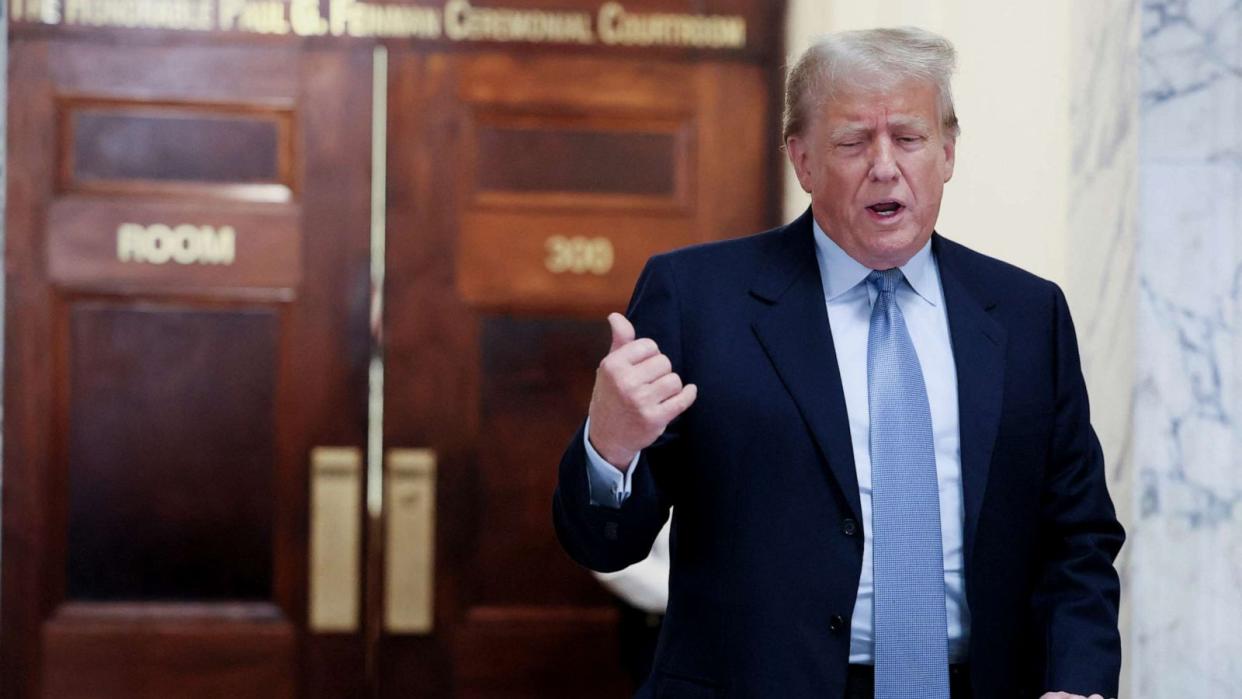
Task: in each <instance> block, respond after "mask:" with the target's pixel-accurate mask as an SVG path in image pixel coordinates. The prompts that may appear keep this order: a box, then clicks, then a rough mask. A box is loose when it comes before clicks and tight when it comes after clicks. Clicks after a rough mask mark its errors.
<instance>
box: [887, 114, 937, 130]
mask: <svg viewBox="0 0 1242 699" xmlns="http://www.w3.org/2000/svg"><path fill="white" fill-rule="evenodd" d="M888 125H889V126H890V127H893V128H898V129H902V128H908V129H914V130H915V131H931V124H929V123H927V120H926V119H924V118H922V117H916V116H892V117H889V119H888Z"/></svg>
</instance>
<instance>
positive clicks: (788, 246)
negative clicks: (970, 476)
mask: <svg viewBox="0 0 1242 699" xmlns="http://www.w3.org/2000/svg"><path fill="white" fill-rule="evenodd" d="M813 235H814V233H813V230H812V228H811V216H810V212H809V211H808V212H807V213H806V214H804V215H803V216H802V217H801V218H799V219H798V220H796V221H794V222H793V223H791V224H789V226H788V227H787V228H786V230H785V233H784V235H783V236H781V237H782V240H781V241H780V243H781V244H780V245H779V246H778V247H777V248H776V249H774V250H773V251H772V252H771V253H770V255H769V258H768V260H767V265H766V266H765V268H764V271H763V272H762V273H761V274H760V275H759V277H758V278H757V279H756V280H755V282H754V284H753V285H752V287H751V293H752V294H753V295H754V296H756V297H757V298H759V299H760V300H762V301H764V302H765V303H766V304H767V306H766V307H765V308H764V309H762V310H761V311H760V313H759V315H758V317H757V318H756V320H755V321H754V322H753V323H752V324H751V328H752V330H753V331H754V333H755V336H756V337H757V338H758V339H759V343H760V344H761V345H762V346H763V349H764V351H765V352H766V353H767V355H768V359H769V360H770V361H771V362H772V365H773V366H774V367H775V368H776V371H777V373H778V374H779V375H780V377H781V381H782V382H783V383H784V385H785V388H786V389H787V390H788V391H789V393H790V395H791V396H792V397H793V400H794V402H795V403H796V404H797V406H798V409H799V411H800V412H801V414H802V418H803V420H805V421H806V425H807V428H808V430H809V431H810V433H811V436H812V437H813V439H814V440H815V443H816V445H817V446H818V447H819V451H820V454H821V455H823V457H824V460H825V461H826V462H827V464H828V469H829V471H830V473H831V475H832V476H833V478H834V479H835V480H836V482H837V485H838V486H839V487H840V489H841V494H842V495H843V496H844V497H845V500H846V502H848V503H849V506H850V508H851V510H852V511H853V516H854V518H855V519H858V520H859V521H861V517H862V507H861V505H860V503H859V496H858V475H857V473H856V471H855V467H854V450H853V445H852V443H851V442H850V425H849V418H848V416H847V415H846V412H845V394H844V391H843V390H842V388H841V373H840V370H839V369H838V367H837V358H836V356H837V355H836V351H835V349H834V347H833V341H832V331H831V329H830V328H829V326H828V309H827V307H826V305H825V302H824V287H823V283H822V282H821V281H820V278H819V266H818V265H817V264H816V262H815V241H814V238H813V237H812V236H813Z"/></svg>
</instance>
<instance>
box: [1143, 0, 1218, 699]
mask: <svg viewBox="0 0 1242 699" xmlns="http://www.w3.org/2000/svg"><path fill="white" fill-rule="evenodd" d="M1141 22H1142V42H1141V45H1140V55H1141V63H1140V76H1141V83H1140V85H1141V100H1140V103H1139V110H1140V129H1139V169H1138V172H1139V192H1140V199H1139V212H1140V215H1139V240H1138V246H1137V282H1138V296H1137V298H1136V304H1137V329H1138V338H1139V341H1138V342H1137V344H1136V349H1137V353H1136V368H1137V375H1136V388H1135V399H1136V402H1135V415H1134V450H1133V453H1134V468H1135V473H1134V479H1135V480H1134V489H1135V500H1134V513H1133V518H1132V519H1131V522H1132V524H1131V543H1130V544H1129V546H1130V551H1129V556H1130V559H1129V573H1130V575H1129V578H1130V579H1129V586H1128V592H1129V596H1130V602H1131V605H1132V608H1133V630H1132V641H1133V644H1132V652H1131V657H1130V661H1129V663H1128V667H1129V671H1128V674H1129V676H1130V680H1131V688H1132V693H1131V696H1133V697H1138V698H1140V699H1147V698H1151V699H1156V698H1157V697H1193V698H1203V699H1207V698H1209V697H1211V698H1215V697H1239V696H1242V664H1239V663H1238V662H1237V658H1238V657H1242V593H1239V589H1242V506H1240V503H1242V469H1239V465H1240V463H1239V461H1240V455H1242V345H1240V344H1239V342H1240V341H1242V201H1240V198H1239V194H1240V193H1242V4H1240V3H1238V2H1235V1H1233V0H1144V2H1143V8H1142V18H1141Z"/></svg>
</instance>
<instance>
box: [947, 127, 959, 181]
mask: <svg viewBox="0 0 1242 699" xmlns="http://www.w3.org/2000/svg"><path fill="white" fill-rule="evenodd" d="M956 156H957V138H956V137H954V136H949V137H947V138H945V139H944V181H945V182H948V181H949V180H951V179H953V159H954V158H955V157H956Z"/></svg>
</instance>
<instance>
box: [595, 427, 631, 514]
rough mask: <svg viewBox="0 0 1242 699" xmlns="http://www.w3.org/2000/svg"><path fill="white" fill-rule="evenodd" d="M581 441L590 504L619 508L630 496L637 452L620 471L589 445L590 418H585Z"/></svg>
mask: <svg viewBox="0 0 1242 699" xmlns="http://www.w3.org/2000/svg"><path fill="white" fill-rule="evenodd" d="M582 442H583V444H585V445H586V453H587V486H588V487H589V488H590V490H591V504H592V505H597V506H600V507H611V508H613V509H619V508H620V507H621V505H622V504H623V503H624V502H625V501H626V499H627V498H628V497H630V484H631V482H632V481H633V478H634V469H635V468H637V467H638V457H639V456H640V455H641V454H642V452H639V453H638V454H635V455H634V459H633V460H632V461H630V466H629V468H627V469H625V473H622V472H621V471H619V470H618V469H617V467H616V466H613V465H612V464H610V463H608V462H607V461H605V460H604V457H602V456H600V455H599V452H597V451H595V447H593V446H591V418H589V417H588V418H587V421H586V427H585V428H583V430H582Z"/></svg>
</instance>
